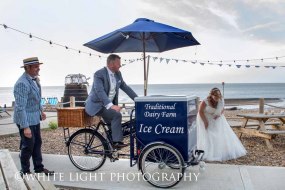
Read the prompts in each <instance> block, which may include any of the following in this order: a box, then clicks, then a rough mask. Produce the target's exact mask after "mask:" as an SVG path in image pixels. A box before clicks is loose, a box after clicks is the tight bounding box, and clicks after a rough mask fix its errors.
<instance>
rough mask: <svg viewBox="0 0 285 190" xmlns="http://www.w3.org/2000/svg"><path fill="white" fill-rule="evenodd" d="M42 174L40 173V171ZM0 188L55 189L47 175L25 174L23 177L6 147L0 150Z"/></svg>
mask: <svg viewBox="0 0 285 190" xmlns="http://www.w3.org/2000/svg"><path fill="white" fill-rule="evenodd" d="M41 174H42V173H41ZM0 189H1V190H2V189H7V190H15V189H17V190H30V189H36V190H55V189H56V187H55V186H54V185H53V184H52V183H51V182H50V181H49V180H48V178H47V176H44V175H41V176H40V177H39V175H36V174H25V175H24V176H23V178H22V177H21V175H20V172H19V171H18V169H17V167H16V165H15V163H14V161H13V158H12V156H11V154H10V152H9V150H7V149H1V150H0Z"/></svg>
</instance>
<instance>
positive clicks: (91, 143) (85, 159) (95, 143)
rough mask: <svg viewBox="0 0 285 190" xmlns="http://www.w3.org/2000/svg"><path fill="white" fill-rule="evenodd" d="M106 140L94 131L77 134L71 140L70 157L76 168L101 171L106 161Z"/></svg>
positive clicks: (85, 130)
mask: <svg viewBox="0 0 285 190" xmlns="http://www.w3.org/2000/svg"><path fill="white" fill-rule="evenodd" d="M107 150H108V146H107V145H106V143H105V139H104V138H103V137H102V135H100V134H99V133H97V132H96V131H94V130H92V129H82V130H79V131H77V132H75V133H74V134H73V135H72V136H71V137H70V140H69V144H68V155H69V158H70V160H71V162H72V163H73V165H74V166H75V167H77V168H78V169H80V170H83V171H94V170H97V169H99V168H100V167H101V166H102V165H103V164H104V163H105V160H106V152H107Z"/></svg>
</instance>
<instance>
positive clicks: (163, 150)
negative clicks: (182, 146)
mask: <svg viewBox="0 0 285 190" xmlns="http://www.w3.org/2000/svg"><path fill="white" fill-rule="evenodd" d="M139 164H140V169H141V172H142V175H143V177H144V179H145V180H146V181H147V182H148V183H150V184H151V185H153V186H155V187H161V188H169V187H173V186H174V185H176V184H177V183H179V181H180V180H181V179H182V177H183V175H184V170H185V167H184V160H183V158H182V156H181V154H180V153H179V152H178V151H177V150H176V149H175V148H174V147H173V146H171V145H168V144H162V143H156V144H153V145H150V146H148V147H146V148H145V150H143V152H142V155H141V156H140V163H139Z"/></svg>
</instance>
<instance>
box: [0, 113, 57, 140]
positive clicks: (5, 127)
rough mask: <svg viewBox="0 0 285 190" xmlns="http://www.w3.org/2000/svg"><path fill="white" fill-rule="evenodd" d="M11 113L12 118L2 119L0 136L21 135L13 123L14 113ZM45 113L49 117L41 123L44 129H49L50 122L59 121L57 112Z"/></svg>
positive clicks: (0, 119) (0, 121) (0, 120)
mask: <svg viewBox="0 0 285 190" xmlns="http://www.w3.org/2000/svg"><path fill="white" fill-rule="evenodd" d="M9 113H10V114H11V115H12V116H11V117H5V118H0V136H2V135H9V134H17V133H19V130H18V127H17V126H16V124H15V123H13V112H12V111H9ZM45 113H46V115H47V119H46V120H44V121H41V127H42V128H47V127H48V123H49V122H50V121H57V118H56V116H57V113H56V112H45Z"/></svg>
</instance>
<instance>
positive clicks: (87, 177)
mask: <svg viewBox="0 0 285 190" xmlns="http://www.w3.org/2000/svg"><path fill="white" fill-rule="evenodd" d="M18 155H19V153H12V157H13V159H14V161H15V163H16V165H17V167H18V168H19V167H20V164H19V157H18ZM44 164H45V166H46V167H47V168H49V169H53V170H55V171H56V175H55V177H54V178H50V179H51V180H52V181H53V183H54V184H55V185H57V186H65V187H77V188H86V189H112V190H113V189H132V190H133V189H155V188H154V187H153V186H151V185H150V184H148V183H147V182H146V181H144V180H143V178H142V175H141V173H140V172H139V171H138V170H137V167H136V166H134V167H130V166H129V160H119V161H116V162H114V163H110V162H109V161H108V162H106V163H105V164H104V165H103V167H102V168H100V169H99V170H98V171H96V172H82V171H80V170H78V169H77V168H75V167H74V166H73V165H72V163H71V162H70V160H69V158H68V156H67V155H49V154H46V155H44ZM196 177H197V178H196ZM196 179H197V180H196ZM284 179H285V168H283V167H259V166H237V165H225V164H207V165H206V170H205V172H203V173H200V172H199V170H198V166H196V167H191V168H187V170H186V172H185V177H184V178H183V180H182V181H181V182H180V183H179V184H178V185H177V186H175V187H174V188H172V189H191V190H209V189H211V190H224V189H227V190H253V189H255V190H269V189H270V190H284V189H285V182H284Z"/></svg>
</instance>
